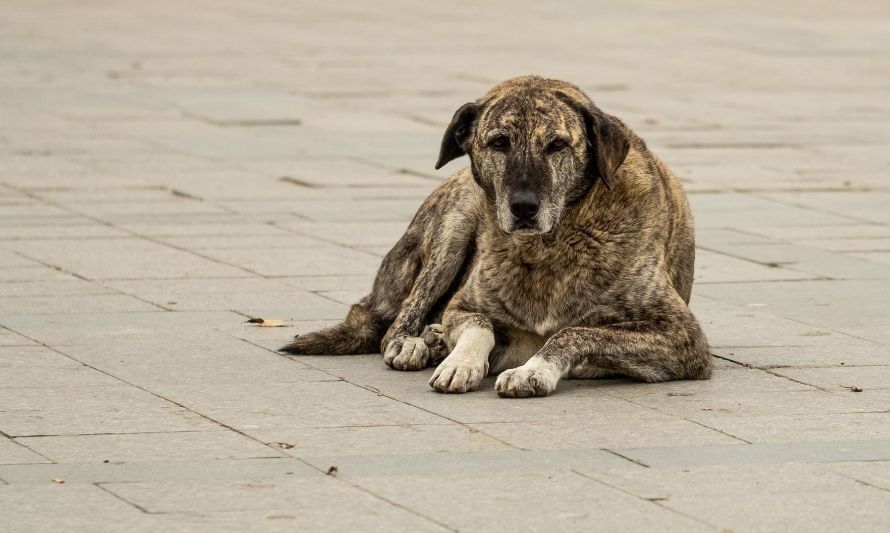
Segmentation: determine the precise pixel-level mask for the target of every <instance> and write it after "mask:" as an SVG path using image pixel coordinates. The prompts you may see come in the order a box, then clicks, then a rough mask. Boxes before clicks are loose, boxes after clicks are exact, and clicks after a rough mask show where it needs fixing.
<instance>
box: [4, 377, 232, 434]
mask: <svg viewBox="0 0 890 533" xmlns="http://www.w3.org/2000/svg"><path fill="white" fill-rule="evenodd" d="M0 404H2V405H4V406H7V407H6V408H5V409H4V410H3V411H0V431H3V432H4V433H6V434H7V435H10V436H13V437H18V436H27V435H80V434H92V433H142V432H151V431H188V430H215V429H219V426H218V425H216V424H213V423H212V422H209V421H207V420H206V419H204V418H202V417H200V416H198V415H197V414H195V413H192V412H190V411H188V410H187V409H184V408H182V407H180V406H178V405H175V404H173V403H171V402H169V401H167V400H164V399H162V398H159V397H157V396H154V395H152V394H150V393H147V392H145V391H142V390H139V389H137V388H136V387H131V386H127V385H118V386H106V387H95V386H86V387H68V388H56V389H51V390H48V389H45V388H0Z"/></svg>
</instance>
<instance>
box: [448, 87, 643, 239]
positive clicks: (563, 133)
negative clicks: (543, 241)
mask: <svg viewBox="0 0 890 533" xmlns="http://www.w3.org/2000/svg"><path fill="white" fill-rule="evenodd" d="M613 121H614V119H612V118H611V117H608V116H607V115H605V114H604V113H602V112H601V111H600V110H599V109H598V108H597V107H596V106H594V105H593V102H591V101H590V99H589V98H588V97H587V96H586V95H585V94H584V93H583V92H582V91H581V90H580V89H578V88H577V87H575V86H574V85H571V84H569V83H565V82H562V81H557V80H548V79H544V78H540V77H537V76H526V77H522V78H514V79H512V80H508V81H505V82H504V83H501V84H500V85H497V86H496V87H494V88H493V89H491V90H490V91H489V92H488V94H486V95H485V96H483V97H482V98H480V99H479V100H477V101H475V102H470V103H468V104H464V105H463V106H461V107H460V109H458V110H457V112H456V113H455V114H454V118H453V119H452V120H451V124H450V125H449V126H448V129H447V130H446V131H445V136H444V138H443V139H442V148H441V151H440V153H439V161H438V162H437V163H436V168H437V169H438V168H441V167H442V166H443V165H445V164H446V163H448V162H449V161H451V160H452V159H455V158H457V157H460V156H462V155H464V154H467V155H469V156H470V165H471V169H472V171H473V177H474V178H475V179H476V181H477V183H479V185H480V186H481V187H482V189H483V190H485V192H486V195H487V196H488V198H489V200H490V201H491V202H492V204H493V206H494V209H495V215H496V218H497V220H498V224H499V225H500V227H501V229H503V230H504V231H506V232H507V233H512V232H517V233H521V234H539V233H547V232H549V231H551V230H552V229H553V228H555V227H556V226H557V225H558V224H559V222H560V221H561V220H562V217H563V214H564V212H565V209H566V207H567V206H569V205H571V204H572V203H573V202H576V201H577V200H579V199H580V198H582V197H583V196H584V195H586V194H587V192H588V191H589V190H590V188H591V187H592V186H593V185H594V184H595V183H596V182H597V181H601V182H602V183H603V185H604V186H606V187H609V186H610V183H611V179H612V177H613V175H614V173H615V171H616V170H617V169H618V167H619V166H620V165H621V163H622V162H623V161H624V158H625V156H626V155H627V150H628V145H629V144H628V139H627V136H626V135H625V133H624V131H623V130H622V128H621V127H619V126H618V125H617V124H615V123H614V122H613Z"/></svg>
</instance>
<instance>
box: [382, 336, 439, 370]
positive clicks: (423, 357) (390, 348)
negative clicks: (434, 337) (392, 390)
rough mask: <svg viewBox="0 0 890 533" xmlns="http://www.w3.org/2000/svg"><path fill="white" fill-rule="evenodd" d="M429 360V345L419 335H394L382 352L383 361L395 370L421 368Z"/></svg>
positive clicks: (424, 366)
mask: <svg viewBox="0 0 890 533" xmlns="http://www.w3.org/2000/svg"><path fill="white" fill-rule="evenodd" d="M429 360H430V347H429V346H427V345H426V343H425V342H423V339H422V338H420V337H396V338H394V339H392V340H391V341H389V344H387V346H386V350H385V351H384V352H383V362H384V363H386V366H388V367H390V368H394V369H396V370H422V369H424V368H426V365H427V363H428V362H429Z"/></svg>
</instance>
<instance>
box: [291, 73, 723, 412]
mask: <svg viewBox="0 0 890 533" xmlns="http://www.w3.org/2000/svg"><path fill="white" fill-rule="evenodd" d="M504 139H507V140H508V142H507V143H506V145H505V143H504V142H503V140H504ZM464 154H467V155H469V157H470V163H471V164H470V169H464V170H461V171H460V172H458V173H457V174H455V175H453V176H451V177H450V178H448V179H447V180H446V181H445V182H444V183H443V184H442V185H440V186H439V187H438V188H437V189H436V190H435V191H433V193H432V194H431V195H430V196H429V197H428V198H427V199H426V201H425V202H424V203H423V205H421V207H420V209H419V211H418V213H417V215H415V217H414V220H413V221H412V222H411V224H410V225H409V227H408V229H407V231H406V233H405V235H404V236H403V237H402V238H401V239H400V240H399V241H398V243H396V245H395V247H394V248H393V249H392V250H391V251H390V252H389V253H388V254H387V255H386V257H385V258H384V259H383V263H382V265H381V267H380V270H379V272H378V274H377V277H376V279H375V281H374V286H373V289H372V290H371V294H370V295H368V296H366V297H365V298H363V299H362V300H361V301H359V302H358V303H357V304H355V305H354V306H352V308H351V309H350V311H349V314H348V316H347V318H346V320H345V321H344V322H343V323H341V324H339V325H337V326H334V327H332V328H328V329H326V330H322V331H319V332H315V333H310V334H308V335H302V336H298V337H296V338H295V339H294V341H293V342H292V343H291V344H289V345H288V346H286V347H284V348H283V350H284V351H287V352H290V353H303V354H306V353H316V354H349V353H366V352H371V351H376V350H377V349H378V346H379V348H380V349H381V351H382V352H383V354H384V362H385V363H386V364H387V365H389V366H390V367H392V368H396V369H399V370H417V369H421V368H424V367H426V366H428V365H429V364H431V363H436V362H438V361H440V360H441V359H442V358H443V357H445V355H446V354H448V355H447V357H445V358H444V361H442V362H441V364H439V365H438V367H437V368H436V370H435V372H434V373H433V377H432V379H431V380H430V385H431V386H432V387H433V388H434V389H435V390H437V391H440V392H465V391H468V390H472V389H474V388H476V387H477V386H478V384H479V382H480V381H481V380H482V378H483V377H484V376H485V375H486V374H489V373H500V376H499V377H498V380H497V382H496V384H495V389H496V390H497V392H498V394H500V395H501V396H507V397H525V396H543V395H547V394H549V393H550V392H552V391H553V390H554V389H555V387H556V384H557V382H558V381H559V379H560V378H563V377H566V376H569V377H601V376H606V375H613V374H619V375H624V376H629V377H632V378H635V379H639V380H642V381H648V382H654V381H665V380H672V379H707V378H708V377H709V376H710V374H711V358H710V355H709V352H708V344H707V340H706V339H705V336H704V334H703V333H702V331H701V328H700V327H699V325H698V322H697V321H696V320H695V318H694V317H693V315H692V313H691V312H690V311H689V308H688V306H687V304H688V302H689V297H690V292H691V289H692V279H693V263H694V259H695V248H694V235H693V220H692V214H691V213H690V210H689V206H688V204H687V201H686V197H685V195H684V194H683V191H682V189H681V187H680V184H679V182H678V181H677V180H676V178H674V176H673V174H671V172H670V170H668V168H667V167H666V166H665V165H664V164H663V163H662V162H661V161H660V160H659V159H658V158H657V157H656V156H655V155H653V154H652V153H651V152H650V151H649V150H648V149H647V147H646V144H645V143H644V142H643V140H642V139H640V138H639V137H637V136H636V135H635V134H634V133H633V132H632V131H631V130H630V129H629V128H628V127H627V126H626V125H625V124H624V123H622V122H621V121H620V120H618V119H617V118H615V117H613V116H610V115H607V114H605V113H603V112H602V111H600V110H599V108H597V107H596V106H595V105H594V104H593V103H592V102H591V101H590V100H589V99H588V98H587V96H586V95H584V93H583V92H581V90H579V89H578V88H577V87H575V86H574V85H571V84H568V83H565V82H561V81H556V80H548V79H544V78H540V77H536V76H526V77H522V78H515V79H512V80H508V81H506V82H504V83H502V84H500V85H498V86H496V87H494V88H493V89H491V91H489V92H488V93H487V94H486V95H485V96H483V97H482V98H480V99H479V100H477V101H475V102H471V103H468V104H465V105H464V106H462V107H461V108H460V109H458V111H457V112H456V113H455V115H454V118H453V120H452V122H451V124H450V125H449V127H448V129H447V130H446V132H445V136H444V138H443V141H442V148H441V153H440V158H439V161H438V163H437V165H436V168H439V167H441V166H442V165H444V164H445V163H447V162H448V161H450V160H452V159H454V158H456V157H459V156H461V155H464ZM521 195H525V197H528V196H529V195H530V196H531V197H534V198H536V199H537V200H536V201H537V202H538V203H539V209H538V211H537V214H536V215H534V217H533V218H532V219H531V220H528V219H521V218H518V217H517V216H514V215H513V214H512V212H511V207H510V206H511V202H516V201H517V200H516V199H517V198H519V197H520V196H521ZM439 321H441V322H442V326H439V325H437V324H435V323H437V322H439ZM428 324H430V325H429V326H427V325H428ZM443 326H444V327H443Z"/></svg>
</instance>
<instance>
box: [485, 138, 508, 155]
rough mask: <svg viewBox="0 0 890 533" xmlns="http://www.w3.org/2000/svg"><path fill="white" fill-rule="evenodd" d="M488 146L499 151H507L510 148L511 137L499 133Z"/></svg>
mask: <svg viewBox="0 0 890 533" xmlns="http://www.w3.org/2000/svg"><path fill="white" fill-rule="evenodd" d="M488 147H489V148H491V149H492V150H497V151H498V152H503V151H506V150H507V148H510V139H509V138H508V137H507V136H506V135H498V136H497V137H495V138H494V139H492V140H490V141H488Z"/></svg>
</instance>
